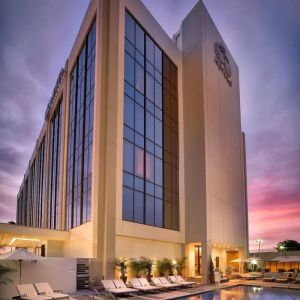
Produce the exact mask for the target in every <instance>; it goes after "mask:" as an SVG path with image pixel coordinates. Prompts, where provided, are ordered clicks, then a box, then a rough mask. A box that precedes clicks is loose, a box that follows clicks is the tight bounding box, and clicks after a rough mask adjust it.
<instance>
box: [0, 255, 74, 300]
mask: <svg viewBox="0 0 300 300" xmlns="http://www.w3.org/2000/svg"><path fill="white" fill-rule="evenodd" d="M1 265H4V266H8V267H10V268H12V269H15V270H16V272H10V273H7V274H6V277H8V278H10V279H11V280H12V281H13V283H8V284H7V285H0V300H6V299H12V297H14V296H17V295H18V292H17V289H16V285H17V284H19V281H20V279H19V275H20V269H19V262H17V261H16V262H14V261H6V262H4V261H3V262H1ZM35 282H49V284H50V286H51V287H52V288H53V289H54V290H63V291H64V292H65V293H74V292H75V291H76V259H75V258H56V257H49V258H47V259H45V260H43V261H38V262H27V261H24V262H22V283H35Z"/></svg>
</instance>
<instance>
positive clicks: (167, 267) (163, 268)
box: [156, 258, 174, 276]
mask: <svg viewBox="0 0 300 300" xmlns="http://www.w3.org/2000/svg"><path fill="white" fill-rule="evenodd" d="M156 271H157V273H158V274H159V276H168V275H173V271H174V265H173V263H172V260H171V259H169V258H163V259H159V260H157V262H156Z"/></svg>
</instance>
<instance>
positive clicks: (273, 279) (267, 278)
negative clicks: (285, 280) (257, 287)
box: [262, 275, 276, 282]
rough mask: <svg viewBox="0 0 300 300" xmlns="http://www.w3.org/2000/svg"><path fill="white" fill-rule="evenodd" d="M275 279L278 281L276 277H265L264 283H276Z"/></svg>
mask: <svg viewBox="0 0 300 300" xmlns="http://www.w3.org/2000/svg"><path fill="white" fill-rule="evenodd" d="M275 279H276V277H274V276H270V275H269V276H265V277H263V279H262V280H263V281H264V282H273V281H275Z"/></svg>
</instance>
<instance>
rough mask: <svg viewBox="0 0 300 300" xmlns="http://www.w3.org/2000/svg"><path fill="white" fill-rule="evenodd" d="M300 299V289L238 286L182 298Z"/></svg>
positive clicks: (230, 299)
mask: <svg viewBox="0 0 300 300" xmlns="http://www.w3.org/2000/svg"><path fill="white" fill-rule="evenodd" d="M183 299H186V300H300V290H299V291H296V290H289V289H279V288H262V287H252V286H251V287H250V286H237V287H232V288H228V289H222V290H219V291H214V292H208V293H204V294H199V295H194V296H190V297H184V298H180V300H183Z"/></svg>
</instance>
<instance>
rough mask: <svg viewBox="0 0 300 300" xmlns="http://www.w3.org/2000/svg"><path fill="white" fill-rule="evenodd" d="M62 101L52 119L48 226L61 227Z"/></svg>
mask: <svg viewBox="0 0 300 300" xmlns="http://www.w3.org/2000/svg"><path fill="white" fill-rule="evenodd" d="M61 110H62V106H61V101H60V102H59V104H58V106H57V108H56V110H55V112H54V114H53V117H52V119H51V121H50V151H49V154H50V156H49V174H48V179H49V180H48V215H47V216H48V217H47V221H48V228H52V229H58V228H60V220H59V219H60V195H59V176H60V153H61V149H60V145H61V117H62V111H61Z"/></svg>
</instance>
